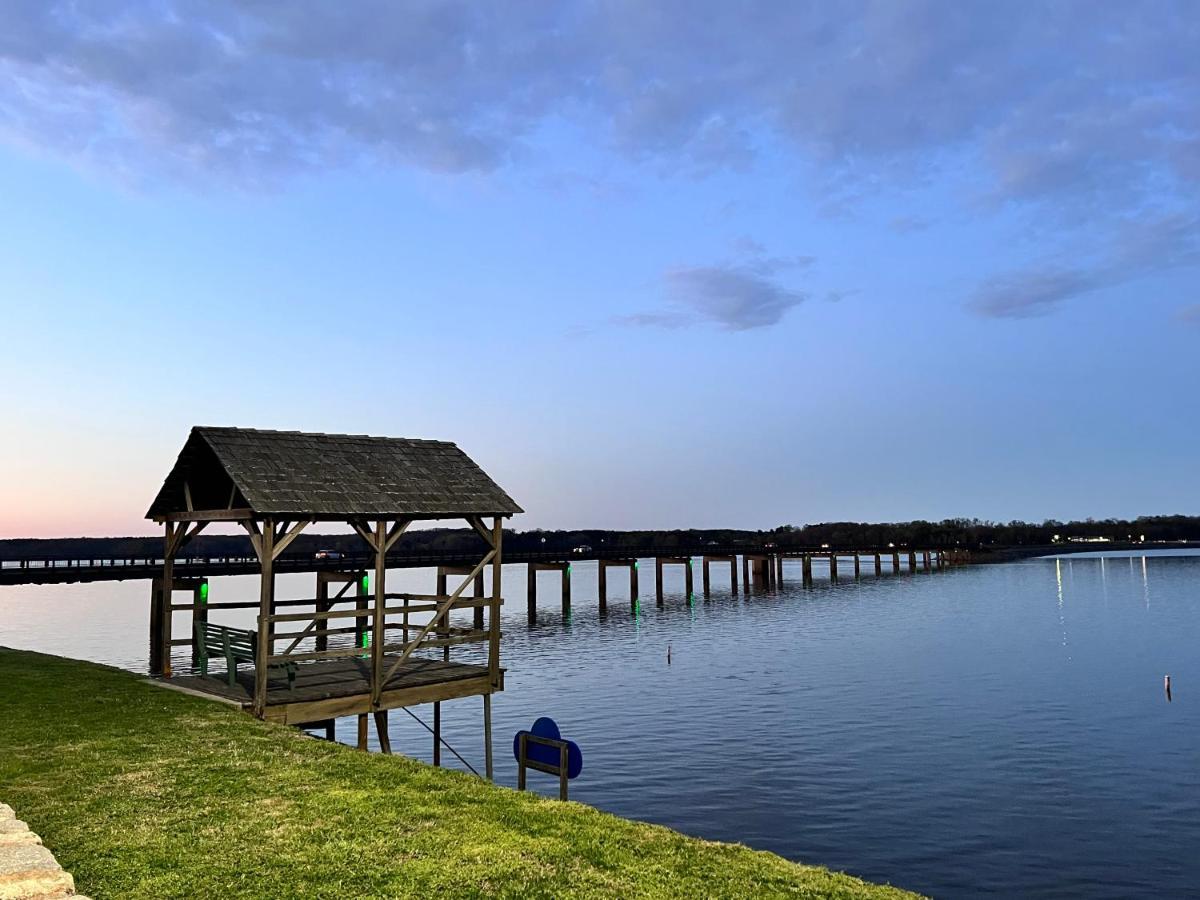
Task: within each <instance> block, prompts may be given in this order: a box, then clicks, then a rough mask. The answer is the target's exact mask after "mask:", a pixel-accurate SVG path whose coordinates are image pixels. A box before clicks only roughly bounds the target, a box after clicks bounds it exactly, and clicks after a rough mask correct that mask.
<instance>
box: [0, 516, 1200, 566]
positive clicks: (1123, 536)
mask: <svg viewBox="0 0 1200 900" xmlns="http://www.w3.org/2000/svg"><path fill="white" fill-rule="evenodd" d="M1097 538H1106V539H1108V540H1111V541H1142V540H1144V541H1146V542H1147V543H1158V542H1176V541H1200V516H1185V515H1172V516H1139V517H1138V518H1136V519H1084V520H1076V521H1070V522H1061V521H1058V520H1055V519H1047V520H1046V521H1044V522H1041V523H1033V522H1022V521H1011V522H990V521H986V520H983V519H964V518H960V519H944V520H942V521H940V522H927V521H923V520H915V521H912V522H882V523H867V522H824V523H820V524H816V525H799V526H797V525H781V526H779V527H778V528H773V529H769V530H758V531H749V530H744V529H734V528H718V529H712V528H710V529H674V530H647V531H619V530H610V529H575V530H546V529H532V530H529V531H509V530H506V531H505V534H504V547H505V550H508V551H513V552H528V551H537V550H546V551H550V552H559V551H562V552H569V551H571V550H572V549H573V548H575V547H580V546H588V547H592V548H594V549H596V550H600V549H606V550H629V551H630V553H631V554H633V553H636V552H639V551H645V550H650V549H661V550H668V551H669V550H673V549H678V550H681V551H682V550H700V549H702V548H704V547H707V546H713V545H716V546H723V547H762V546H764V545H766V544H774V545H775V546H777V547H780V548H801V547H805V548H819V547H822V546H826V545H827V546H829V547H836V548H838V549H845V550H852V549H855V548H861V549H869V548H877V547H887V546H889V545H895V546H897V547H913V548H936V547H963V548H968V549H972V550H985V551H986V550H988V549H998V548H1002V547H1022V546H1050V545H1052V544H1055V543H1064V542H1069V541H1072V540H1088V539H1091V540H1094V539H1097ZM482 546H483V543H482V540H481V539H480V538H479V536H478V535H477V534H475V532H474V531H472V530H471V529H469V528H428V529H417V530H414V531H410V532H408V533H407V534H405V535H404V537H403V538H402V539H401V541H400V544H399V546H398V547H397V548H396V550H395V551H394V552H397V553H412V554H423V553H430V554H435V553H456V552H463V553H466V552H473V551H476V550H478V549H480V548H482ZM365 549H366V548H365V545H364V544H363V542H362V539H361V538H359V537H358V536H357V535H355V534H304V535H301V536H300V537H299V538H298V539H297V540H296V542H295V543H294V544H293V545H292V547H291V548H290V552H293V553H316V552H317V551H319V550H335V551H339V552H342V553H361V552H363V551H364V550H365ZM161 552H162V538H160V537H148V536H141V537H76V538H6V539H2V540H0V559H6V560H13V559H23V558H56V559H68V558H85V559H86V558H96V559H100V558H106V559H107V558H117V559H120V558H131V559H132V558H145V557H155V556H158V555H159V554H161ZM185 552H186V554H188V555H192V556H249V555H251V552H252V551H251V549H250V542H249V540H248V539H247V538H246V537H245V536H244V535H211V534H202V535H199V536H198V537H196V538H195V539H194V540H193V541H192V542H191V543H190V544H189V545H188V548H187V550H186V551H185Z"/></svg>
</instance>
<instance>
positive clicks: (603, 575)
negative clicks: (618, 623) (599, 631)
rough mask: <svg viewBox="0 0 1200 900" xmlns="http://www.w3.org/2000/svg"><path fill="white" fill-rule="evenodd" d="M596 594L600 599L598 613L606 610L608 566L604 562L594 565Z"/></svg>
mask: <svg viewBox="0 0 1200 900" xmlns="http://www.w3.org/2000/svg"><path fill="white" fill-rule="evenodd" d="M596 594H597V596H599V598H600V612H604V611H605V610H607V609H608V566H606V565H605V564H604V560H600V561H599V562H598V563H596Z"/></svg>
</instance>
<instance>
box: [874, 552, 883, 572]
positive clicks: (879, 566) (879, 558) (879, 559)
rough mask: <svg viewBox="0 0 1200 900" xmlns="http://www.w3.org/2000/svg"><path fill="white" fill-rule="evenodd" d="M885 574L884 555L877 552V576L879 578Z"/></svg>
mask: <svg viewBox="0 0 1200 900" xmlns="http://www.w3.org/2000/svg"><path fill="white" fill-rule="evenodd" d="M882 574H883V555H882V554H880V553H876V554H875V577H876V578H878V577H879V576H881V575H882Z"/></svg>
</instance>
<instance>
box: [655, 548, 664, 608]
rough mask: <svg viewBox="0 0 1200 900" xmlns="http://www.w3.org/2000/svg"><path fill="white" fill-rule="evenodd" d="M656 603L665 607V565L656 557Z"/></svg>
mask: <svg viewBox="0 0 1200 900" xmlns="http://www.w3.org/2000/svg"><path fill="white" fill-rule="evenodd" d="M654 602H655V603H657V604H658V605H659V606H662V605H663V564H662V559H661V558H660V557H657V556H656V557H654Z"/></svg>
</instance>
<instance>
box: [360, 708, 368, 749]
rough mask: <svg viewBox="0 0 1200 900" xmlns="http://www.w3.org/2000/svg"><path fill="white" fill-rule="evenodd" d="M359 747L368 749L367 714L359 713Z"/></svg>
mask: <svg viewBox="0 0 1200 900" xmlns="http://www.w3.org/2000/svg"><path fill="white" fill-rule="evenodd" d="M358 749H359V750H366V749H367V714H366V713H359V714H358Z"/></svg>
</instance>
